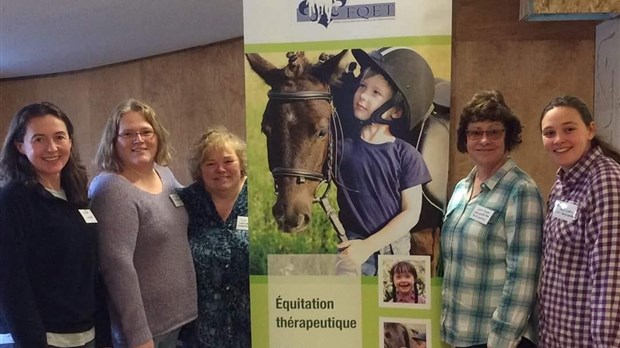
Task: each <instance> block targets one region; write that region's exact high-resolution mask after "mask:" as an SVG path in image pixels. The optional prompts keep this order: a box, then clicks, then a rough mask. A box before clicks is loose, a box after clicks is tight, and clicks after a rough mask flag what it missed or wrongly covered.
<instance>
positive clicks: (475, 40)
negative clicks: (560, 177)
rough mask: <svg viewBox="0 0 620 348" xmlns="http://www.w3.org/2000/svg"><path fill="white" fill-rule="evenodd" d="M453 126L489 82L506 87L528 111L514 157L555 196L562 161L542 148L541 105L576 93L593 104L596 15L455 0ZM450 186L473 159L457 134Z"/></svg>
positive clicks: (511, 100) (514, 104)
mask: <svg viewBox="0 0 620 348" xmlns="http://www.w3.org/2000/svg"><path fill="white" fill-rule="evenodd" d="M453 6H454V9H453V11H454V17H453V24H454V25H453V31H454V34H453V59H452V62H453V63H452V64H453V66H452V76H453V81H452V92H453V93H452V106H453V107H452V123H451V126H452V127H453V128H452V129H453V132H452V134H453V135H454V134H455V131H456V128H457V126H458V117H459V114H460V111H461V109H462V107H463V105H464V104H465V103H466V102H467V101H468V100H469V99H470V98H471V97H472V95H473V94H474V93H475V92H477V91H481V90H487V89H499V90H500V91H502V93H504V96H505V97H506V102H507V103H508V105H509V106H510V107H511V108H512V109H514V110H515V113H516V114H517V115H518V116H519V117H520V119H521V121H522V123H523V125H524V129H523V143H522V144H521V145H520V146H519V147H518V148H517V149H516V150H515V151H514V152H513V154H512V155H513V158H514V159H515V160H516V161H517V163H518V164H519V165H520V166H521V167H522V168H523V169H524V170H526V171H527V172H528V173H529V174H530V175H531V176H532V177H533V178H534V179H535V180H536V182H537V183H538V185H539V187H540V189H541V191H542V193H543V196H545V197H546V196H547V195H548V193H549V190H550V188H551V184H552V182H553V181H554V179H555V170H556V168H555V167H554V166H553V165H552V164H550V163H549V161H548V160H547V155H546V153H545V152H544V150H543V148H542V141H541V137H540V130H539V118H540V111H541V110H542V109H543V107H544V106H545V105H546V103H547V102H548V101H549V100H550V99H551V98H553V97H554V96H556V95H559V94H564V93H570V94H575V95H578V96H579V97H581V98H583V99H584V100H585V101H586V102H588V103H589V105H592V101H593V97H594V85H593V84H594V82H593V81H594V78H593V76H594V38H595V36H594V33H595V25H596V22H592V21H586V22H559V23H523V22H519V20H518V18H519V3H518V2H517V1H512V0H499V1H491V0H477V1H454V3H453ZM450 149H451V151H450V154H451V155H450V175H449V191H451V190H452V189H453V187H454V185H455V184H456V182H457V181H458V180H460V179H461V178H462V177H464V176H465V175H467V173H468V172H469V171H470V170H471V168H472V164H471V163H470V162H469V160H468V157H467V156H466V155H463V154H460V153H458V151H457V150H456V138H455V137H454V136H453V137H452V139H451V147H450Z"/></svg>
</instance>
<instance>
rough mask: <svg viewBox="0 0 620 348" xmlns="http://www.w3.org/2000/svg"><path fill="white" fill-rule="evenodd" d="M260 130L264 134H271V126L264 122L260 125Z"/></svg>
mask: <svg viewBox="0 0 620 348" xmlns="http://www.w3.org/2000/svg"><path fill="white" fill-rule="evenodd" d="M261 132H263V134H265V135H269V134H271V126H269V125H266V124H264V125H262V126H261Z"/></svg>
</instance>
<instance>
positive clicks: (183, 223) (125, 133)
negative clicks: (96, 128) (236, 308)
mask: <svg viewBox="0 0 620 348" xmlns="http://www.w3.org/2000/svg"><path fill="white" fill-rule="evenodd" d="M167 138H168V132H167V131H166V129H165V128H164V127H163V126H162V125H161V124H160V122H159V121H158V119H157V116H156V114H155V112H154V111H153V109H152V108H151V107H150V106H149V105H147V104H146V103H144V102H142V101H139V100H135V99H129V100H127V101H126V102H123V103H121V104H120V105H119V106H118V107H117V108H116V110H115V111H114V113H113V114H112V116H111V117H110V119H109V120H108V123H107V125H106V127H105V129H104V132H103V136H102V138H101V142H100V144H99V149H98V152H97V158H96V160H97V164H98V166H99V168H100V169H101V170H102V171H103V172H102V173H100V174H99V175H98V176H97V177H95V178H94V179H93V182H92V183H91V185H90V189H89V193H90V197H91V208H92V210H93V212H94V213H95V215H96V216H97V218H98V220H99V226H98V237H99V258H100V263H101V271H102V273H103V277H104V280H105V283H106V285H107V288H108V292H109V297H110V301H109V302H110V303H111V306H110V319H111V321H112V335H113V340H114V347H131V348H133V347H139V348H152V347H155V348H174V347H176V341H177V337H178V333H179V330H180V328H181V326H182V325H183V324H186V323H188V322H190V321H192V320H194V319H195V318H196V317H197V304H196V276H195V273H194V266H193V264H192V257H191V253H190V249H189V244H188V241H187V223H188V217H187V213H186V211H185V208H184V207H183V204H182V203H180V200H179V199H178V196H177V195H176V194H175V193H174V192H175V189H176V188H178V187H180V185H179V183H178V182H177V181H176V179H175V178H174V175H173V174H172V172H171V171H170V170H169V169H168V168H167V167H165V166H166V165H167V164H168V161H169V160H170V152H169V145H168V141H167Z"/></svg>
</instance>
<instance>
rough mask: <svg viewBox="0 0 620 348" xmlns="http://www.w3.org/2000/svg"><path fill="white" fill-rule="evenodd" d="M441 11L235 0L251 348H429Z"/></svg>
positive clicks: (442, 155)
mask: <svg viewBox="0 0 620 348" xmlns="http://www.w3.org/2000/svg"><path fill="white" fill-rule="evenodd" d="M451 6H452V1H449V0H392V1H382V0H375V1H368V0H269V1H264V0H244V3H243V12H244V14H243V15H244V39H245V53H246V61H245V65H246V67H245V82H246V83H245V95H246V128H247V142H248V166H249V171H248V172H249V179H248V180H249V184H248V188H249V214H250V221H249V226H250V228H249V230H250V231H251V232H250V274H251V276H250V283H251V320H252V346H253V347H254V348H266V347H274V348H280V347H282V348H284V347H286V348H290V347H294V348H298V347H299V348H303V347H312V348H315V347H325V348H327V347H352V348H359V347H364V348H366V347H368V348H370V347H372V348H375V347H381V348H389V347H396V348H400V347H435V348H439V347H442V343H441V338H440V333H439V327H440V316H441V274H442V267H441V257H440V254H439V235H440V230H441V223H442V216H443V210H444V207H445V205H446V201H447V197H446V186H447V179H448V177H447V176H448V152H449V124H450V122H449V117H450V66H451V63H450V56H451V45H450V44H451V36H450V35H451V13H452V9H451ZM429 180H430V181H429Z"/></svg>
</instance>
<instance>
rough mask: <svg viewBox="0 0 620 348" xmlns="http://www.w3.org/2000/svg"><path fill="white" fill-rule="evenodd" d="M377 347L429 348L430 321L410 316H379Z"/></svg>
mask: <svg viewBox="0 0 620 348" xmlns="http://www.w3.org/2000/svg"><path fill="white" fill-rule="evenodd" d="M379 325H380V326H381V327H380V328H379V330H380V335H379V337H380V339H379V348H402V347H411V348H430V347H431V340H430V337H429V339H428V340H427V337H426V335H427V333H428V334H430V332H431V330H430V326H431V321H430V320H428V319H411V318H379Z"/></svg>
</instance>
